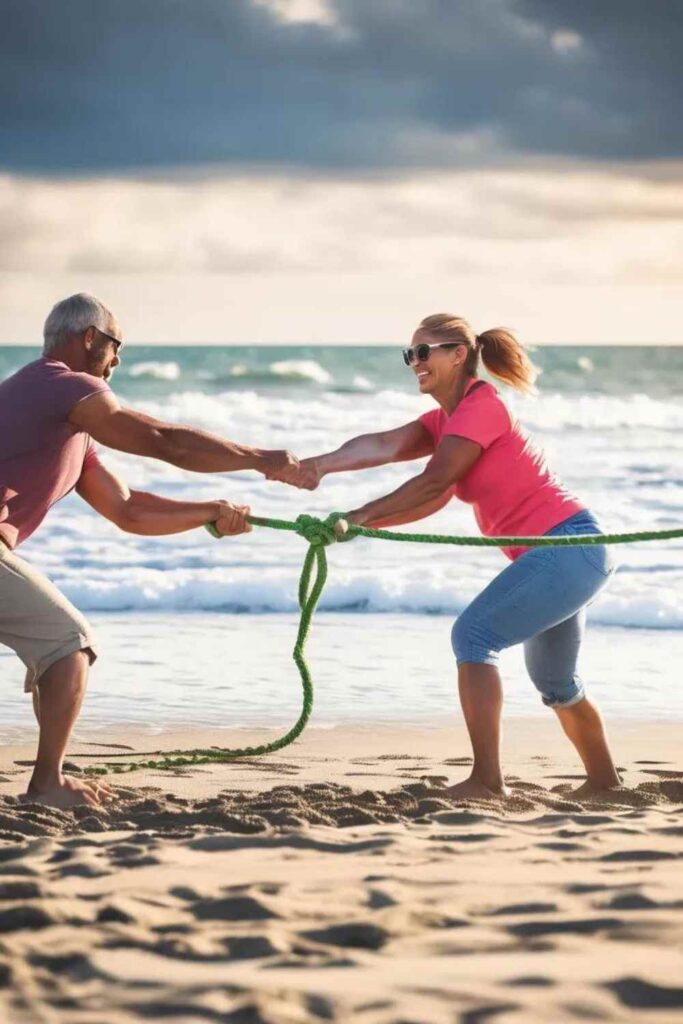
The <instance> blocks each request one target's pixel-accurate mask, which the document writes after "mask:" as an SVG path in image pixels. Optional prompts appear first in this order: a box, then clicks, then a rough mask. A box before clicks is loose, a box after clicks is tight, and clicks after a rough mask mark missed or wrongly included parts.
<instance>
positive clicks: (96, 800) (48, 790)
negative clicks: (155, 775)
mask: <svg viewBox="0 0 683 1024" xmlns="http://www.w3.org/2000/svg"><path fill="white" fill-rule="evenodd" d="M114 795H115V791H114V790H113V789H112V788H111V786H109V785H108V784H107V783H106V782H101V781H99V780H98V779H83V780H81V779H74V778H73V777H72V776H70V775H62V776H61V777H60V778H56V779H55V780H54V781H53V782H50V783H47V784H45V785H40V784H37V783H35V782H34V781H33V779H32V780H31V782H30V783H29V785H28V789H27V791H26V793H25V794H24V796H23V798H22V799H23V800H24V801H26V802H31V803H38V804H46V805H47V806H48V807H59V808H61V809H62V810H67V809H68V808H69V807H75V806H76V805H77V804H90V806H91V807H101V806H102V805H103V804H104V803H106V802H107V800H110V799H111V798H112V797H113V796H114Z"/></svg>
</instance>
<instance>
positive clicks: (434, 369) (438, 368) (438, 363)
mask: <svg viewBox="0 0 683 1024" xmlns="http://www.w3.org/2000/svg"><path fill="white" fill-rule="evenodd" d="M427 346H429V347H428V348H427ZM410 347H411V349H412V350H413V352H415V356H414V357H413V362H412V363H411V366H410V369H411V370H412V371H413V373H414V374H415V377H416V378H417V382H418V386H419V388H420V392H421V394H423V395H431V394H434V392H435V391H437V390H438V391H440V392H443V391H444V390H450V389H451V388H452V387H453V385H454V383H455V382H456V380H457V379H458V377H459V375H460V372H461V369H462V364H463V363H464V360H465V357H466V356H467V349H466V346H464V345H454V346H452V347H450V346H449V347H447V348H444V347H443V342H440V341H438V340H437V339H436V338H433V337H431V335H429V334H428V333H427V332H426V331H424V330H417V331H415V334H414V335H413V338H412V341H411V343H410ZM461 350H462V351H461ZM418 352H419V354H420V356H422V357H423V358H419V357H418V354H417V353H418ZM425 355H426V358H424V356H425Z"/></svg>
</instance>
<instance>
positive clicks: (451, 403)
mask: <svg viewBox="0 0 683 1024" xmlns="http://www.w3.org/2000/svg"><path fill="white" fill-rule="evenodd" d="M473 380H474V378H473V377H470V376H469V374H463V376H462V377H461V378H460V379H459V380H457V381H456V382H455V384H454V385H453V387H452V388H450V390H449V391H448V393H447V394H446V395H444V396H443V397H441V396H439V395H434V398H436V400H437V402H438V403H439V405H440V406H441V408H442V409H443V411H444V412H445V413H446V415H447V416H450V415H451V413H454V412H455V410H456V408H457V407H458V405H459V404H460V402H461V401H462V400H463V398H464V397H465V392H466V391H467V387H468V385H469V384H470V382H471V381H473Z"/></svg>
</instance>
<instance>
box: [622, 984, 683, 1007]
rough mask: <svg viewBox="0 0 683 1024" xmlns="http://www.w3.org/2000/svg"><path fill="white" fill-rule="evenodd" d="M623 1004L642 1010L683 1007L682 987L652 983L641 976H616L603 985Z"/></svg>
mask: <svg viewBox="0 0 683 1024" xmlns="http://www.w3.org/2000/svg"><path fill="white" fill-rule="evenodd" d="M604 987H605V988H607V989H609V990H610V991H611V992H614V994H615V995H616V997H617V999H619V1001H620V1002H622V1003H623V1004H624V1006H629V1007H633V1008H637V1009H643V1010H654V1009H657V1010H665V1009H666V1010H673V1009H680V1008H681V1007H683V988H668V987H667V986H665V985H653V984H652V983H651V982H649V981H643V980H642V978H618V979H617V980H616V981H610V982H607V984H606V985H605V986H604Z"/></svg>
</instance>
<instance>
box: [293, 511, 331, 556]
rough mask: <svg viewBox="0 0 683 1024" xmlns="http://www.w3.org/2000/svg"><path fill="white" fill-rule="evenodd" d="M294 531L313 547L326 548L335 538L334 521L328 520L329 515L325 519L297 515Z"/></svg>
mask: <svg viewBox="0 0 683 1024" xmlns="http://www.w3.org/2000/svg"><path fill="white" fill-rule="evenodd" d="M296 532H297V533H298V534H299V536H300V537H303V538H304V540H306V541H308V543H309V544H312V545H313V547H323V548H326V547H328V546H329V545H330V544H334V543H335V542H336V540H337V535H336V533H335V532H334V523H331V522H329V517H328V519H327V520H322V519H318V518H317V516H306V515H301V516H298V517H297V520H296Z"/></svg>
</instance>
